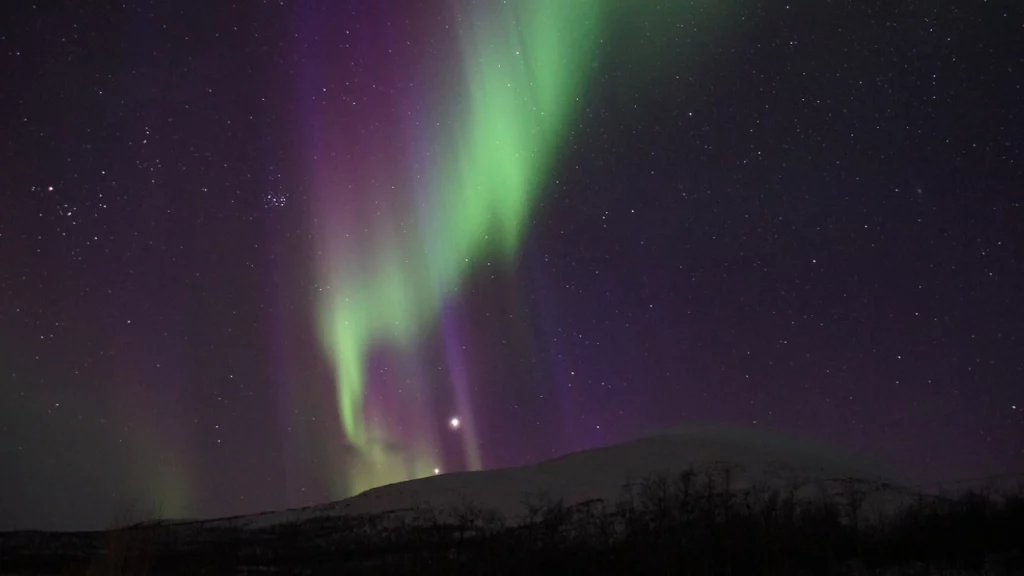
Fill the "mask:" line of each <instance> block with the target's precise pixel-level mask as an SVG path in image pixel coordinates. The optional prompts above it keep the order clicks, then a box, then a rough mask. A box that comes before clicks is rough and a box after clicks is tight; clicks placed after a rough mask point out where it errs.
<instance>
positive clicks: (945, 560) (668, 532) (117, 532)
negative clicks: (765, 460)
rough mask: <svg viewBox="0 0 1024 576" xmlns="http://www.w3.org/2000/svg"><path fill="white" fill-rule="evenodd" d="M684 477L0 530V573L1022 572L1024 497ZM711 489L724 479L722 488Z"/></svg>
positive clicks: (725, 573) (702, 573)
mask: <svg viewBox="0 0 1024 576" xmlns="http://www.w3.org/2000/svg"><path fill="white" fill-rule="evenodd" d="M723 485H728V484H727V483H724V484H723V483H722V482H717V483H716V482H714V481H713V479H711V478H708V479H706V480H705V481H704V482H697V481H695V479H694V478H693V477H692V476H689V475H687V474H682V475H680V476H679V477H674V478H664V477H662V478H650V479H647V480H645V481H643V482H641V483H639V484H638V485H637V486H636V487H635V488H633V489H630V490H628V491H627V492H624V496H623V497H622V498H621V499H620V500H619V501H618V502H616V503H613V504H609V503H605V502H589V503H583V504H580V505H576V506H572V507H566V506H563V505H562V504H560V503H559V502H557V501H551V500H545V499H544V498H543V497H536V498H532V499H531V500H530V501H529V502H525V501H524V510H525V513H524V516H523V517H521V518H518V519H516V521H515V522H509V521H507V520H506V519H504V518H502V517H501V516H500V515H498V514H497V513H493V512H488V511H486V510H482V509H479V508H477V507H475V506H473V505H471V504H464V505H462V506H458V507H456V508H453V509H449V510H442V511H437V510H432V509H430V508H427V507H420V508H417V509H414V510H404V511H397V512H394V513H390V514H383V515H375V516H334V517H322V518H314V519H310V520H306V521H304V522H293V523H284V524H278V525H274V526H269V527H263V528H248V529H246V528H240V527H238V526H232V525H231V523H230V522H223V521H222V522H193V523H176V524H161V523H143V524H136V525H133V526H128V527H122V528H118V529H114V530H109V531H104V532H88V533H47V532H10V533H2V534H0V574H82V575H86V574H95V575H106V574H123V575H135V574H140V575H141V574H146V575H165V574H166V575H203V574H345V575H349V574H416V575H419V576H423V575H430V574H445V575H449V574H487V575H497V574H692V575H711V574H722V575H748V574H750V575H755V574H756V575H761V574H763V575H776V574H777V575H786V576H790V575H802V574H807V575H819V574H821V575H827V574H836V575H840V574H842V575H846V574H849V575H854V574H922V575H923V574H950V575H952V574H985V575H1009V574H1013V575H1024V553H1022V548H1024V498H1022V496H1021V492H1020V491H1019V490H1018V491H1017V492H1016V493H1013V494H998V495H995V494H979V493H974V492H972V493H966V494H962V495H959V496H957V497H955V498H944V497H937V496H927V497H926V496H923V495H920V496H915V497H912V498H911V499H909V500H908V502H909V504H907V505H904V506H902V507H900V508H899V510H897V511H893V512H892V513H890V514H887V515H885V516H884V517H880V518H873V519H872V518H867V517H866V515H865V514H864V513H863V510H862V504H863V503H864V501H865V498H866V497H867V496H868V495H869V490H870V489H871V488H868V487H865V486H862V485H858V483H856V482H854V481H850V483H849V486H848V488H847V489H846V490H845V491H844V492H843V493H842V494H841V495H838V496H830V497H823V498H817V499H813V500H811V501H807V500H798V499H796V498H795V497H794V496H793V494H794V492H793V491H766V490H760V491H758V490H749V491H745V492H737V491H731V490H728V489H724V488H721V486H723ZM716 486H717V488H716Z"/></svg>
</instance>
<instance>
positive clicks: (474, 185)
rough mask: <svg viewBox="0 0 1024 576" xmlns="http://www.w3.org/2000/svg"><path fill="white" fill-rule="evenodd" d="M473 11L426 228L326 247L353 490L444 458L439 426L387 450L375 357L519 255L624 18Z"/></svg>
mask: <svg viewBox="0 0 1024 576" xmlns="http://www.w3.org/2000/svg"><path fill="white" fill-rule="evenodd" d="M647 1H648V0H637V3H636V4H631V5H630V7H629V8H626V9H627V10H629V11H630V14H631V15H635V14H636V9H638V8H639V6H638V4H644V5H646V6H648V7H653V5H648V4H646V2H647ZM484 5H486V6H487V7H489V8H490V9H489V10H487V9H485V8H484V7H483V6H484ZM689 9H690V8H687V10H689ZM471 12H472V13H471V17H470V18H468V19H466V20H464V22H466V23H468V25H467V26H466V27H465V28H464V29H463V30H460V31H459V33H460V40H461V50H462V70H463V74H464V78H465V79H466V82H465V83H466V85H465V86H464V93H463V94H461V95H459V96H460V97H461V103H462V104H461V106H459V110H458V112H460V113H461V114H459V115H458V116H459V117H456V118H453V119H452V121H451V122H450V123H448V124H446V125H449V126H451V127H452V130H451V133H449V134H435V135H434V136H435V138H436V140H437V142H438V143H440V144H441V145H440V146H439V148H438V149H439V150H442V151H443V156H442V157H441V158H437V157H435V161H436V162H437V164H436V165H435V166H432V169H433V171H432V172H431V174H433V178H432V179H431V181H430V182H429V183H428V185H427V189H428V190H429V191H430V194H431V197H430V201H429V202H428V205H427V206H425V207H424V208H423V209H422V210H421V211H420V212H419V218H418V219H417V221H416V222H415V223H414V228H413V230H414V233H412V234H405V235H397V234H394V233H388V231H387V230H372V231H371V234H372V242H373V246H372V250H370V251H369V252H370V253H369V254H359V255H358V256H357V257H355V258H357V260H358V265H356V264H354V263H353V261H352V260H353V258H354V257H353V255H352V253H351V251H350V250H351V247H346V246H341V247H338V246H323V247H322V248H323V249H322V250H321V252H322V257H321V258H322V259H323V260H326V261H321V262H320V270H321V274H320V278H319V280H320V284H321V285H322V286H327V287H329V289H327V290H324V291H323V292H322V293H320V294H318V306H317V312H318V314H317V321H318V328H319V333H320V339H321V343H322V345H323V346H324V349H325V351H326V353H327V355H328V357H329V358H330V360H331V362H332V364H333V368H334V371H335V387H336V393H337V395H336V397H337V412H338V417H339V420H340V424H341V428H342V430H343V432H344V434H345V437H346V441H347V442H348V443H349V444H351V445H352V446H353V447H354V448H356V449H357V451H358V452H359V454H360V456H361V458H360V462H356V463H354V464H353V465H352V466H351V467H348V468H347V470H346V472H345V474H346V475H347V478H345V479H336V480H337V481H338V482H340V483H342V484H344V485H345V488H344V489H341V490H340V491H341V492H344V493H347V494H340V495H348V494H353V493H358V492H361V491H363V490H365V489H368V488H372V487H375V486H379V485H382V484H387V483H391V482H396V481H402V480H407V479H409V478H415V477H422V476H426V475H429V474H431V473H432V471H433V469H434V467H435V466H437V465H438V463H437V462H436V461H435V457H434V456H433V455H434V454H436V449H435V448H436V446H435V443H434V441H433V439H432V437H431V436H430V435H428V434H422V435H419V437H420V439H419V440H418V441H415V442H418V445H415V446H410V445H408V440H406V445H404V446H403V447H402V449H403V451H404V452H405V454H403V455H396V454H394V453H393V451H389V450H387V449H386V448H385V447H386V446H389V445H393V443H394V442H395V441H396V438H395V437H394V436H393V435H391V434H390V433H389V430H388V428H387V427H386V426H384V425H382V424H380V423H377V422H375V421H373V420H370V419H367V418H365V416H364V406H363V404H364V398H365V395H366V393H367V375H366V372H365V370H366V365H367V361H368V357H369V355H370V353H371V352H372V351H373V350H374V349H376V348H377V347H381V346H390V347H393V348H398V349H404V350H411V349H412V347H413V345H415V344H416V343H417V342H418V340H419V338H420V337H421V336H422V335H423V334H424V333H425V331H426V330H428V329H430V328H431V327H432V326H435V325H436V322H437V320H438V316H439V312H440V310H441V307H442V306H443V304H444V303H445V300H446V298H448V297H450V296H451V295H453V294H454V293H455V292H456V291H457V290H458V288H459V285H460V283H461V282H462V281H463V280H464V279H465V278H466V277H467V275H468V273H469V272H470V271H471V269H472V268H473V267H474V266H475V265H477V264H479V263H480V262H482V261H483V260H485V259H489V258H491V259H499V260H500V261H502V262H506V263H507V262H509V261H511V260H512V259H513V258H514V257H515V254H516V252H517V250H518V248H519V245H520V241H521V239H522V237H523V235H524V231H525V225H526V223H527V218H528V216H529V214H530V210H531V207H532V206H533V205H534V204H535V200H536V196H537V194H538V192H539V190H540V188H541V186H542V184H543V181H544V179H545V178H546V177H547V176H548V172H549V171H550V169H551V167H552V164H553V163H554V161H555V159H556V156H557V152H558V148H559V145H560V144H561V143H562V142H563V140H564V138H565V136H566V131H567V129H568V126H569V125H570V122H572V120H573V119H574V116H575V113H576V112H577V108H578V105H579V101H580V99H581V96H582V95H583V93H584V89H585V86H586V84H587V81H588V76H589V74H590V72H591V70H592V69H593V68H595V60H596V58H597V55H598V51H599V49H601V48H602V43H603V42H604V40H603V38H602V32H603V31H604V28H605V25H606V23H608V22H609V21H611V20H613V19H614V13H613V12H614V10H613V9H612V7H611V6H610V4H609V3H607V0H516V1H509V2H500V3H499V2H483V3H476V4H475V6H474V7H473V8H472V9H471ZM648 16H654V17H660V16H661V15H660V14H654V15H651V14H648ZM367 192H368V193H372V192H373V191H367ZM346 250H349V252H346ZM364 252H365V251H364ZM464 432H465V433H467V434H471V433H472V431H471V430H466V431H464ZM475 442H476V439H475V438H472V437H470V438H468V439H466V442H465V444H467V445H471V446H472V448H466V452H467V454H466V458H467V462H468V463H469V465H470V467H471V468H478V467H479V466H480V462H479V457H478V456H477V453H476V450H475Z"/></svg>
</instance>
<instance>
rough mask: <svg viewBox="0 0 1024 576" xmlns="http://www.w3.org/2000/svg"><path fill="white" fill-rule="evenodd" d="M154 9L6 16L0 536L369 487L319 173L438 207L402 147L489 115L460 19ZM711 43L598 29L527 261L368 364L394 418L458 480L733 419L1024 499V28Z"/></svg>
mask: <svg viewBox="0 0 1024 576" xmlns="http://www.w3.org/2000/svg"><path fill="white" fill-rule="evenodd" d="M125 4H126V5H124V6H122V5H120V4H115V3H105V2H95V3H86V4H82V3H72V2H56V1H55V2H41V3H38V4H36V5H32V4H31V3H29V2H17V3H10V6H7V5H5V7H4V13H3V15H2V16H0V70H2V77H3V78H4V80H3V89H2V90H0V529H11V528H60V529H75V528H95V527H101V526H103V525H105V524H107V523H108V522H110V521H111V520H113V519H114V517H115V516H117V514H118V512H119V511H121V510H124V509H125V508H126V507H133V508H136V509H138V508H143V509H152V510H157V511H159V512H160V513H162V514H165V515H170V516H181V515H191V516H218V515H228V514H237V513H246V512H255V511H261V510H266V509H275V508H284V507H291V506H300V505H305V504H310V503H317V502H322V501H326V500H329V499H332V498H336V497H339V496H341V495H344V494H345V493H346V491H347V490H350V489H351V487H352V484H351V483H346V481H345V478H346V470H347V467H348V466H351V465H352V458H353V456H352V453H353V447H352V446H351V445H350V443H349V442H348V440H347V439H346V436H345V434H344V430H343V427H342V424H341V423H340V422H339V415H338V410H337V408H336V406H337V401H336V395H337V393H338V389H337V387H336V385H335V382H334V379H335V374H334V371H333V369H332V367H331V362H330V359H329V358H328V356H329V354H326V353H325V351H324V347H323V345H322V342H321V341H320V338H319V337H318V328H317V321H318V315H320V314H322V313H323V310H322V307H321V306H320V304H319V302H320V300H319V298H321V296H320V294H321V293H322V291H323V290H324V289H325V288H326V289H331V288H330V287H329V286H324V285H323V278H321V277H320V275H319V274H318V272H317V262H318V259H319V258H322V257H323V254H324V251H325V250H326V249H328V248H330V246H329V238H325V235H324V234H323V230H322V227H318V226H317V225H316V224H315V222H316V221H317V220H316V219H317V217H318V216H320V215H322V208H323V205H322V202H321V201H322V200H323V199H324V198H325V197H331V196H330V195H331V194H333V192H332V191H331V189H326V190H325V189H324V187H323V185H322V178H318V177H317V175H316V174H315V173H313V172H315V171H313V170H311V169H310V166H311V165H312V164H311V162H312V161H313V160H315V161H316V162H319V163H320V164H317V165H324V162H331V161H334V159H337V162H339V163H340V164H343V165H347V166H352V167H358V168H359V170H362V174H363V176H361V178H369V179H373V178H375V176H373V174H380V175H381V176H380V177H381V178H384V179H386V177H390V176H387V175H392V174H400V175H401V176H402V178H404V179H405V180H408V181H412V180H414V179H416V178H418V177H419V174H420V171H421V170H426V169H427V168H423V167H422V166H420V165H419V164H417V163H416V161H415V159H416V158H418V157H417V156H416V155H415V154H411V155H409V156H408V157H407V158H406V160H407V161H406V163H405V164H404V165H400V164H399V163H397V162H394V160H395V159H396V158H397V159H401V158H402V154H405V153H404V152H394V151H393V150H392V148H393V147H395V146H397V145H396V144H394V142H395V137H394V135H395V134H396V133H411V134H413V136H411V137H410V140H411V141H415V142H416V143H418V145H424V144H423V143H424V142H427V143H429V141H430V138H431V136H432V134H434V132H432V131H431V130H429V129H427V128H429V125H430V123H432V122H433V123H435V124H436V123H437V122H440V121H441V120H440V116H436V115H434V114H433V113H430V112H429V111H424V110H428V109H430V108H431V106H433V107H435V108H437V109H449V110H450V111H452V112H453V113H454V114H456V115H457V112H458V109H459V106H460V102H461V100H460V98H459V95H460V83H459V82H460V81H459V73H458V68H459V52H458V46H457V42H456V41H455V39H454V36H453V32H452V31H453V30H454V29H455V28H457V27H458V25H459V23H460V22H463V21H464V19H465V17H464V16H463V17H460V16H459V14H460V12H459V11H458V10H456V9H455V6H456V5H457V4H458V3H457V2H444V1H441V0H437V1H434V0H431V1H429V2H428V1H423V2H414V1H412V0H410V1H408V2H405V1H402V2H390V3H368V2H363V1H351V2H347V1H339V2H330V3H328V2H319V3H318V2H314V1H312V0H311V1H309V2H239V3H235V4H231V3H228V2H216V3H207V2H185V3H182V2H142V1H140V2H129V3H125ZM652 4H653V5H654V6H655V9H660V8H658V6H657V3H652ZM694 11H697V10H696V9H694ZM470 12H472V11H470ZM692 12H693V11H688V10H681V11H668V10H666V11H664V12H659V11H657V10H655V11H653V12H652V11H651V10H648V11H639V12H637V13H636V14H635V18H633V19H632V20H630V19H626V20H629V21H627V22H623V23H620V24H621V26H620V32H618V33H616V32H615V31H614V30H612V31H606V32H604V33H602V40H601V42H599V43H598V47H597V49H596V50H595V51H594V53H593V54H592V55H590V56H591V57H590V58H589V59H588V62H587V66H588V67H589V68H590V71H589V77H588V79H587V81H586V85H585V87H584V89H583V90H582V92H581V93H580V95H579V101H578V103H577V110H576V113H575V114H574V116H573V118H572V120H571V122H570V123H569V126H568V128H567V130H566V131H565V134H564V138H563V139H562V141H561V142H560V144H559V145H558V147H557V154H556V158H555V160H554V161H553V163H552V165H551V168H550V170H548V171H547V173H545V174H544V175H543V177H542V178H541V179H540V180H541V181H540V184H539V190H538V193H537V201H536V203H535V205H533V206H532V208H531V210H530V211H529V216H528V217H527V220H526V222H525V224H526V226H525V230H524V233H523V237H522V242H521V244H519V245H518V246H517V250H516V252H515V257H514V258H513V259H511V260H508V261H506V260H502V259H500V258H487V257H481V259H480V260H479V261H478V262H476V263H475V265H474V266H473V267H472V269H471V270H469V271H468V272H467V274H466V275H465V277H463V278H461V282H460V283H459V287H458V290H457V292H456V293H455V294H454V295H453V296H452V297H451V298H450V299H449V300H448V302H447V303H446V304H445V307H444V309H443V313H442V314H440V318H439V320H438V321H436V322H434V324H433V325H431V326H428V327H427V328H426V329H425V330H424V333H423V334H422V335H421V336H420V337H418V338H417V343H416V345H415V347H414V348H415V354H413V356H415V358H416V360H415V362H410V361H409V360H408V358H404V357H400V356H401V355H399V354H396V353H395V352H394V351H391V350H388V349H387V348H384V349H382V350H379V351H375V352H374V353H373V354H372V355H371V356H370V357H369V358H368V362H367V365H366V374H367V382H366V387H367V398H368V399H369V400H368V402H370V400H373V399H377V404H376V405H375V406H371V407H370V408H372V409H373V410H375V411H376V412H375V413H374V414H375V415H374V418H376V419H379V420H382V421H384V422H385V424H386V425H387V426H391V427H392V428H393V429H396V430H397V429H399V428H401V426H402V423H403V422H407V421H408V420H407V417H408V414H407V413H405V412H394V411H393V412H390V413H389V411H388V409H387V408H388V407H389V406H405V407H407V406H408V405H409V401H408V400H406V401H404V403H402V402H398V401H397V400H394V398H398V397H400V396H402V395H403V394H406V395H412V397H413V400H412V403H413V404H414V405H416V406H417V411H416V415H417V416H418V417H419V418H420V420H423V418H424V417H425V418H426V420H425V421H417V423H416V426H417V427H418V428H417V429H416V430H407V431H406V432H409V433H411V434H413V435H415V434H427V433H428V432H429V435H430V437H433V438H436V439H437V440H436V442H435V445H434V450H433V452H434V453H432V454H431V455H430V457H431V458H432V459H433V461H434V462H437V463H438V466H439V467H441V468H443V470H445V471H449V470H458V469H464V468H467V467H469V464H470V463H469V460H470V458H469V457H468V456H467V455H466V451H465V450H464V449H463V448H460V447H464V445H465V443H466V442H467V439H466V434H467V432H468V431H467V430H465V429H460V430H454V431H453V430H450V429H449V427H448V420H449V418H450V417H452V416H454V415H457V416H460V417H461V418H462V419H463V421H465V422H470V421H471V422H472V423H473V430H472V436H473V437H472V438H471V440H472V443H473V444H474V446H475V449H476V450H477V451H478V455H479V460H480V465H481V466H482V467H484V468H490V467H496V466H507V465H518V464H523V463H527V462H533V461H537V460H540V459H544V458H549V457H552V456H556V455H559V454H563V453H566V452H568V451H573V450H578V449H583V448H588V447H594V446H600V445H604V444H609V443H614V442H618V441H622V440H625V439H630V438H634V437H637V436H640V435H645V434H650V433H656V432H658V431H662V430H666V429H670V428H673V427H676V426H680V425H685V424H692V423H697V422H710V423H717V424H726V425H730V426H745V427H767V428H771V429H774V430H779V431H783V432H787V433H790V434H795V435H798V436H802V437H807V438H813V439H817V440H821V441H825V442H828V443H832V444H835V445H837V446H842V447H844V448H847V449H850V450H852V451H857V452H860V453H863V454H867V455H869V456H870V457H872V458H875V459H877V460H879V461H882V462H884V463H886V464H887V465H889V466H890V467H891V468H892V469H893V470H894V471H895V472H896V473H898V474H899V475H900V477H901V478H904V479H907V480H908V481H910V482H917V483H926V482H939V481H948V480H954V479H960V478H977V477H981V476H987V475H992V474H1006V473H1009V474H1024V340H1022V338H1024V336H1022V326H1024V304H1022V303H1021V301H1020V300H1021V299H1020V295H1021V294H1024V274H1022V272H1021V266H1020V259H1021V254H1022V253H1021V240H1020V238H1021V237H1024V234H1021V232H1022V230H1021V228H1022V226H1021V223H1022V222H1024V207H1022V201H1024V153H1022V146H1021V135H1022V134H1024V117H1022V112H1021V109H1022V107H1021V105H1022V101H1024V98H1022V96H1024V87H1022V85H1024V48H1022V47H1021V46H1020V45H1019V42H1018V41H1017V40H1018V39H1019V38H1020V36H1021V35H1022V34H1024V13H1022V8H1021V7H1020V6H1019V4H1018V3H1015V2H1011V1H1008V0H1007V1H996V0H990V1H987V2H967V1H954V2H945V3H941V6H940V3H935V2H910V1H908V2H882V1H880V0H879V1H875V0H869V1H866V2H845V1H833V2H819V1H814V2H812V1H810V0H794V1H792V2H785V1H781V0H780V1H763V2H755V1H752V0H745V1H741V2H737V3H736V5H735V6H733V7H732V8H731V9H730V10H729V11H728V13H725V12H723V14H722V15H721V17H720V18H701V17H698V16H697V15H694V14H693V13H692ZM659 14H662V15H663V16H664V17H658V15H659ZM318 89H319V92H318ZM324 114H327V115H328V116H331V117H335V118H343V119H344V122H343V123H342V124H343V125H344V126H346V127H347V128H345V130H348V131H349V132H345V131H342V132H340V133H335V134H334V135H333V136H332V137H331V138H326V139H325V138H323V137H322V135H321V136H318V134H319V132H318V131H319V130H320V129H322V128H323V127H324V126H326V125H327V124H329V123H324V122H322V121H321V120H322V119H323V118H324V117H325V116H324ZM332 115H333V116H332ZM355 133H358V134H359V135H360V136H359V138H355V137H353V138H348V135H349V134H355ZM332 138H333V140H332ZM332 147H333V148H332ZM332 154H334V156H332ZM366 174H370V176H366ZM382 194H383V195H382ZM415 197H416V196H415V195H413V193H412V192H406V191H402V190H397V191H395V192H388V193H386V194H384V193H381V192H380V191H363V190H362V189H360V188H359V187H355V188H354V189H353V190H349V191H348V192H346V193H345V194H344V195H342V196H340V197H339V198H340V199H339V200H338V201H337V202H336V203H335V206H334V207H335V208H338V209H341V210H343V211H344V209H345V208H346V207H347V206H351V207H352V209H351V212H350V213H347V212H345V213H346V214H348V220H345V221H346V222H348V225H351V226H353V227H359V226H363V229H364V230H365V229H369V230H371V232H372V231H373V226H375V225H377V224H376V223H377V222H378V220H375V219H374V217H373V216H374V214H375V213H374V211H373V210H374V206H376V205H377V204H378V203H380V202H382V201H384V202H389V203H393V204H394V203H399V202H400V201H402V200H403V199H404V200H408V201H409V202H412V200H409V199H411V198H415ZM382 198H383V199H384V200H382ZM442 216H443V215H442ZM439 220H440V221H438V222H434V224H436V225H438V226H444V225H446V223H445V222H444V218H443V217H441V218H439ZM453 334H455V335H454V336H453ZM453 342H455V343H456V344H455V345H454V348H456V349H457V350H458V358H459V360H458V361H457V362H456V361H453V356H452V349H453ZM405 356H408V354H406V355H405ZM455 364H457V366H456V365H455ZM456 377H458V378H460V379H461V380H462V381H463V382H464V389H465V390H464V391H467V393H468V394H469V404H468V406H469V407H470V408H469V409H468V410H465V408H466V406H467V405H465V404H464V403H463V404H462V408H463V409H464V410H461V411H460V410H459V409H458V405H460V402H459V401H458V399H457V398H455V395H456V393H455V391H454V390H453V385H452V384H451V382H452V380H453V379H454V378H456ZM389 399H390V400H389ZM368 406H369V404H368ZM370 408H368V409H370ZM460 412H461V413H460ZM389 419H390V420H389ZM399 420H401V422H400V421H399ZM424 422H426V423H424ZM428 428H429V430H428ZM387 449H388V450H393V451H395V452H397V453H399V454H402V453H403V450H404V447H403V445H402V444H401V442H398V443H397V444H396V445H394V446H388V447H387Z"/></svg>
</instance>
